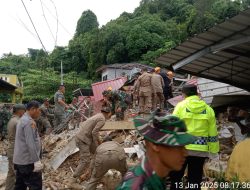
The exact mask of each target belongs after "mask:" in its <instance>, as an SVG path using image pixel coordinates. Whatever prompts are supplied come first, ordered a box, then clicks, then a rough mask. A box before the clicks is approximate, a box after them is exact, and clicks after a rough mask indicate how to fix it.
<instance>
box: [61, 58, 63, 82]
mask: <svg viewBox="0 0 250 190" xmlns="http://www.w3.org/2000/svg"><path fill="white" fill-rule="evenodd" d="M61 85H63V64H62V61H61Z"/></svg>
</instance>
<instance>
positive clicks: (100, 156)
mask: <svg viewBox="0 0 250 190" xmlns="http://www.w3.org/2000/svg"><path fill="white" fill-rule="evenodd" d="M90 169H91V171H92V174H91V178H90V180H89V182H88V183H87V188H86V189H88V190H95V189H96V186H97V184H98V182H100V180H101V179H102V177H103V176H104V175H105V174H106V173H107V171H108V170H109V169H115V170H117V171H119V172H121V174H122V175H123V176H124V175H125V173H126V172H127V163H126V154H125V151H124V149H123V148H122V147H121V146H120V145H119V144H118V143H117V142H114V141H109V142H104V143H102V144H101V145H99V146H98V147H97V149H96V153H95V157H94V159H93V160H92V162H91V165H90Z"/></svg>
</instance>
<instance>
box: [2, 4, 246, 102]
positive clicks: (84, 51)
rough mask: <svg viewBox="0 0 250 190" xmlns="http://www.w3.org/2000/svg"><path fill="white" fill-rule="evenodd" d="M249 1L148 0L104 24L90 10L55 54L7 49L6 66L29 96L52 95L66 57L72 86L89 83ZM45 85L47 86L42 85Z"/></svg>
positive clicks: (155, 54) (155, 52)
mask: <svg viewBox="0 0 250 190" xmlns="http://www.w3.org/2000/svg"><path fill="white" fill-rule="evenodd" d="M249 5H250V0H235V1H232V0H142V1H141V2H140V6H139V7H137V8H136V9H135V11H134V12H133V13H126V12H124V13H122V14H121V15H120V17H119V18H117V19H115V20H112V21H110V22H109V23H107V24H106V25H105V26H102V27H100V28H98V26H99V24H98V20H97V18H96V15H95V14H94V13H93V12H92V11H91V10H86V11H84V12H83V13H82V15H81V17H80V18H79V20H78V22H77V27H76V31H75V35H74V37H73V39H71V40H70V42H69V44H68V46H67V47H56V48H55V49H54V50H53V52H51V53H50V54H47V53H45V52H44V51H43V50H36V49H28V54H27V55H19V56H17V55H12V54H6V55H4V56H3V57H2V58H1V59H0V72H1V73H9V74H17V75H18V76H20V77H21V78H22V79H23V81H24V86H25V97H26V100H29V99H33V98H43V97H44V96H46V97H47V96H49V97H50V96H51V95H52V94H53V93H54V91H55V89H56V86H58V84H59V79H60V77H59V73H58V72H60V62H61V60H62V61H63V65H64V72H65V83H66V84H67V85H72V89H73V87H77V86H81V87H86V86H89V85H90V81H89V80H95V79H96V78H97V74H96V72H95V71H96V68H98V67H99V66H101V65H104V64H113V63H127V62H132V61H137V62H141V63H144V64H151V63H153V61H154V59H155V58H156V57H158V56H159V55H160V54H162V53H164V52H166V51H168V50H170V49H171V48H173V47H175V46H176V45H178V44H179V43H181V42H183V41H184V40H186V39H187V38H188V37H190V36H193V35H195V34H198V33H200V32H203V31H204V30H205V29H207V28H209V27H211V26H213V25H214V24H215V23H220V22H223V21H224V20H225V19H226V18H230V17H232V16H234V15H236V14H238V13H239V12H240V11H241V10H244V9H246V8H247V7H248V6H249ZM73 78H74V79H73ZM76 79H77V82H76ZM31 81H32V82H33V83H32V82H31ZM35 81H36V82H35ZM39 86H42V90H43V91H44V92H41V91H38V89H39ZM32 88H34V89H35V90H32ZM67 88H68V86H67ZM68 89H70V90H71V87H69V88H68ZM52 92H53V93H52Z"/></svg>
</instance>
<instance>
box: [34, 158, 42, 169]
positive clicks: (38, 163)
mask: <svg viewBox="0 0 250 190" xmlns="http://www.w3.org/2000/svg"><path fill="white" fill-rule="evenodd" d="M42 169H43V164H42V162H41V161H40V160H39V161H37V162H35V163H34V170H33V172H40V171H41V170H42Z"/></svg>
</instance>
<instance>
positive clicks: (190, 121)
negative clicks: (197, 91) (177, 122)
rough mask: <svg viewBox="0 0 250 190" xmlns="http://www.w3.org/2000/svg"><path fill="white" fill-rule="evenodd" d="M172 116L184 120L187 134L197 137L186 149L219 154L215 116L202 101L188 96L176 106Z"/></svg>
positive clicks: (196, 97)
mask: <svg viewBox="0 0 250 190" xmlns="http://www.w3.org/2000/svg"><path fill="white" fill-rule="evenodd" d="M173 114H174V115H176V116H178V117H179V118H180V119H183V120H184V122H185V124H186V126H187V132H188V133H189V134H192V135H194V136H196V137H198V140H197V141H195V142H194V143H193V144H189V145H186V149H188V150H196V151H204V152H210V153H217V152H219V141H218V131H217V127H216V118H215V114H214V111H213V109H212V108H211V107H210V106H209V105H207V104H206V103H205V102H204V101H203V100H200V98H199V97H198V96H196V95H195V96H189V97H187V98H186V99H185V100H183V101H182V102H180V103H178V104H177V105H176V107H175V109H174V112H173Z"/></svg>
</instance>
